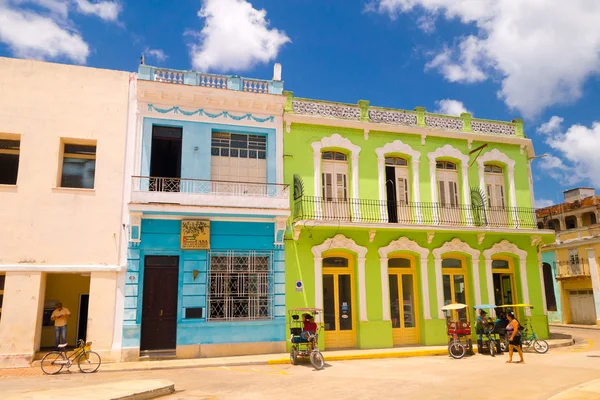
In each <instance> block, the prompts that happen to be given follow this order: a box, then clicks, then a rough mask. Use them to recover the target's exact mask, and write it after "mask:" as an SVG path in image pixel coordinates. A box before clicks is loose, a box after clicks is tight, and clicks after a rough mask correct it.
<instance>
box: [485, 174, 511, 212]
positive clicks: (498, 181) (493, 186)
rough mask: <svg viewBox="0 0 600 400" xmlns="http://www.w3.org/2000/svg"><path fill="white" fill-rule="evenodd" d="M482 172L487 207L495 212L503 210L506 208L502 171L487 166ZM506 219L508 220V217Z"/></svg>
mask: <svg viewBox="0 0 600 400" xmlns="http://www.w3.org/2000/svg"><path fill="white" fill-rule="evenodd" d="M484 171H485V192H486V195H487V203H488V207H489V208H491V209H496V210H504V209H505V208H506V189H505V187H504V169H503V168H502V167H500V166H498V165H494V164H487V165H486V166H485V168H484ZM506 217H507V218H508V215H506Z"/></svg>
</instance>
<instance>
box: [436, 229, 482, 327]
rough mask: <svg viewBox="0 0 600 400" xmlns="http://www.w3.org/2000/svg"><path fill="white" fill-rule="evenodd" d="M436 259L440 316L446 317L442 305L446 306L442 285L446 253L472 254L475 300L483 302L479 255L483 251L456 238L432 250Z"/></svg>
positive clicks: (479, 302) (478, 302)
mask: <svg viewBox="0 0 600 400" xmlns="http://www.w3.org/2000/svg"><path fill="white" fill-rule="evenodd" d="M432 253H433V257H434V259H435V269H436V271H435V275H436V279H437V281H436V287H437V290H438V293H437V298H438V317H439V318H444V312H443V311H442V307H443V306H444V291H443V287H442V256H443V255H444V254H446V253H463V254H467V255H469V256H471V274H472V276H473V281H474V282H473V283H474V284H473V287H474V288H475V302H476V303H477V304H481V282H480V281H479V256H480V255H481V252H480V251H479V250H476V249H474V248H472V247H471V246H469V245H468V244H467V243H465V242H463V241H462V240H460V239H459V238H454V239H452V240H451V241H449V242H446V243H444V244H443V245H442V246H440V247H438V248H437V249H433V250H432Z"/></svg>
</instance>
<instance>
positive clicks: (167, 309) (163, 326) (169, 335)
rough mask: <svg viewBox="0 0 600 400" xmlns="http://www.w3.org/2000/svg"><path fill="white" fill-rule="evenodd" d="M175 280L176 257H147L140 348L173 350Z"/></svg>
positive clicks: (176, 278) (177, 260) (175, 324)
mask: <svg viewBox="0 0 600 400" xmlns="http://www.w3.org/2000/svg"><path fill="white" fill-rule="evenodd" d="M178 280H179V257H174V256H148V257H146V259H145V265H144V297H143V305H142V337H141V345H140V350H169V349H175V347H176V337H177V287H178V286H177V283H178Z"/></svg>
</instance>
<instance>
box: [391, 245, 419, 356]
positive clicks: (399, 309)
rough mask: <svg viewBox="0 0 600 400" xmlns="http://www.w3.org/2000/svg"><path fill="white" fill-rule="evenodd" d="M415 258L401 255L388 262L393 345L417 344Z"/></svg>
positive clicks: (417, 309)
mask: <svg viewBox="0 0 600 400" xmlns="http://www.w3.org/2000/svg"><path fill="white" fill-rule="evenodd" d="M416 275H417V270H416V262H415V258H414V257H413V256H411V255H407V254H402V255H398V256H396V257H392V258H390V259H389V260H388V279H389V294H390V316H391V320H392V338H393V343H394V345H405V344H416V343H419V301H418V298H417V276H416Z"/></svg>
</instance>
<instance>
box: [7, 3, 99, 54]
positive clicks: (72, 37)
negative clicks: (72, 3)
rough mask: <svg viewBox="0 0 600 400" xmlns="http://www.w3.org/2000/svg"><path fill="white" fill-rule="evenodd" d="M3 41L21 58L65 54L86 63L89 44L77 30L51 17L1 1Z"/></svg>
mask: <svg viewBox="0 0 600 400" xmlns="http://www.w3.org/2000/svg"><path fill="white" fill-rule="evenodd" d="M0 42H4V43H6V44H7V45H8V46H9V47H10V49H11V51H12V52H13V54H14V55H16V56H17V57H22V58H34V59H51V58H58V57H66V58H68V59H69V60H71V61H73V62H75V63H79V64H84V63H85V62H86V60H87V57H88V55H89V53H90V49H89V46H88V45H87V43H86V42H85V41H84V40H83V38H82V37H81V35H79V34H78V33H77V32H74V31H70V30H68V29H66V28H64V27H62V26H59V25H58V24H57V23H56V22H55V21H53V20H52V19H51V18H49V17H44V16H41V15H38V14H36V13H33V12H28V11H21V10H16V9H11V8H8V7H6V6H3V5H2V3H0Z"/></svg>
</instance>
